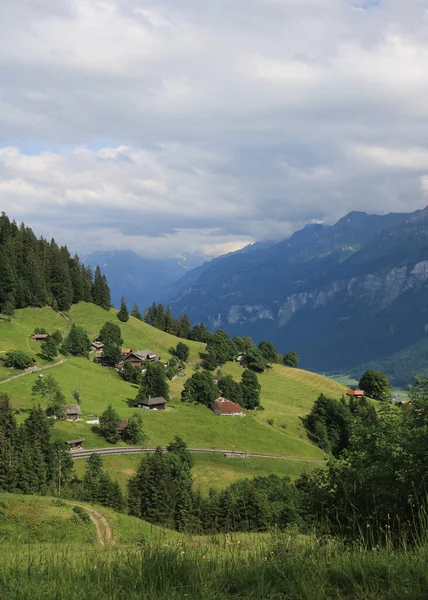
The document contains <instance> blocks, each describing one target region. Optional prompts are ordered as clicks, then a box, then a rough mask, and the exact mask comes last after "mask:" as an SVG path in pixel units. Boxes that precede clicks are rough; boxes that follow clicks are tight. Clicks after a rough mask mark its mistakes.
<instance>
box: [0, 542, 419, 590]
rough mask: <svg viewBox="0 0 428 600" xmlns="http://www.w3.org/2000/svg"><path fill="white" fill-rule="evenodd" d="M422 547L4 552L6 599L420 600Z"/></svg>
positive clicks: (1, 567) (0, 569)
mask: <svg viewBox="0 0 428 600" xmlns="http://www.w3.org/2000/svg"><path fill="white" fill-rule="evenodd" d="M427 559H428V549H427V547H425V546H419V547H416V548H409V547H405V546H403V547H401V548H400V549H397V550H391V549H388V548H387V547H377V548H374V549H371V550H370V551H368V550H367V549H366V548H364V547H363V546H361V547H360V546H356V547H354V548H349V547H346V546H345V545H343V544H341V543H340V542H338V541H334V540H331V539H328V538H321V539H316V538H315V537H302V536H298V535H297V534H293V535H286V534H283V535H278V536H277V535H271V536H270V537H269V539H268V543H267V544H266V543H265V542H263V541H262V542H261V543H258V542H257V537H256V536H254V537H252V538H244V540H243V541H242V542H241V540H239V539H237V540H235V541H234V543H233V546H231V542H230V539H229V540H228V542H227V543H222V541H221V539H220V538H215V539H213V540H209V539H207V540H205V541H201V543H199V544H196V545H194V544H192V543H191V542H190V540H187V541H184V542H180V543H178V542H177V543H174V542H171V543H169V544H156V545H152V544H148V545H146V546H144V545H143V546H141V547H140V548H128V549H127V548H110V549H105V550H101V551H95V550H94V549H81V548H79V547H77V548H76V547H68V548H65V547H62V548H58V550H57V549H54V548H50V549H44V550H43V551H40V550H38V549H36V548H33V549H32V548H28V550H27V551H26V552H22V551H15V552H13V551H12V552H10V553H7V554H4V553H2V555H1V559H0V598H2V600H12V599H13V600H24V599H25V600H27V599H29V598H31V600H42V599H43V600H49V599H55V600H83V599H84V600H100V599H109V600H110V599H112V600H122V599H123V600H125V599H126V600H134V599H135V600H137V599H138V600H142V599H147V600H178V599H184V598H188V599H189V600H193V599H194V600H208V599H209V600H217V599H218V600H220V599H232V598H233V599H242V600H243V599H248V600H270V599H272V600H274V599H275V600H279V599H285V598H286V599H287V600H327V599H328V600H335V599H337V600H338V599H345V600H346V599H353V600H354V599H355V600H363V599H364V600H367V599H368V600H370V599H372V600H397V599H399V598H409V599H411V600H423V599H426V598H427V597H428V569H427Z"/></svg>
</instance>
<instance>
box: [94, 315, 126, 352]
mask: <svg viewBox="0 0 428 600" xmlns="http://www.w3.org/2000/svg"><path fill="white" fill-rule="evenodd" d="M98 339H99V341H100V342H103V343H104V344H115V345H116V346H121V345H122V344H123V339H122V332H121V330H120V326H119V325H117V324H116V323H113V322H112V321H107V322H106V323H104V325H103V326H102V327H101V329H100V333H99V334H98Z"/></svg>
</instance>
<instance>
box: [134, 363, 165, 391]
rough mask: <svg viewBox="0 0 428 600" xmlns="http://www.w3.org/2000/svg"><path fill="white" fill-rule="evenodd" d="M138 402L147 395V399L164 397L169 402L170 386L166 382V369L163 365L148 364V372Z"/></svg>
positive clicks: (145, 374) (144, 376)
mask: <svg viewBox="0 0 428 600" xmlns="http://www.w3.org/2000/svg"><path fill="white" fill-rule="evenodd" d="M138 394H139V395H138V396H137V400H138V399H139V398H141V396H142V395H143V394H145V398H149V397H150V398H158V397H162V396H163V397H164V398H165V399H166V400H168V397H169V386H168V383H167V380H166V373H165V369H164V368H163V366H162V365H161V363H159V362H157V363H148V364H147V366H146V372H145V373H144V375H143V380H142V384H141V389H140V391H139V392H138Z"/></svg>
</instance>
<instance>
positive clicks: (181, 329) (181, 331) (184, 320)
mask: <svg viewBox="0 0 428 600" xmlns="http://www.w3.org/2000/svg"><path fill="white" fill-rule="evenodd" d="M191 330H192V328H191V324H190V319H189V315H188V314H187V313H184V314H183V315H181V317H180V318H179V320H178V326H177V334H178V337H181V338H184V339H186V340H187V339H188V338H189V337H190V332H191Z"/></svg>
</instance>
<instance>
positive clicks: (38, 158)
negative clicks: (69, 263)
mask: <svg viewBox="0 0 428 600" xmlns="http://www.w3.org/2000/svg"><path fill="white" fill-rule="evenodd" d="M356 8H357V9H358V10H355V9H356ZM0 9H1V13H2V19H1V22H0V78H1V81H2V89H1V91H0V194H1V198H2V205H3V206H2V207H3V208H4V209H5V210H6V211H7V212H9V213H10V214H11V216H14V217H16V218H23V219H25V220H26V221H29V222H31V223H30V224H34V225H36V226H37V228H38V231H40V233H43V234H46V235H48V234H49V235H52V234H54V235H55V236H56V237H58V239H64V241H67V243H69V244H73V243H74V242H75V241H76V240H78V242H79V247H81V248H85V249H86V248H87V247H89V246H90V245H92V246H96V247H103V248H108V247H109V244H110V245H111V246H113V245H114V246H115V247H124V248H126V247H132V248H133V249H137V250H140V251H142V252H159V251H161V252H162V253H163V254H170V255H171V254H173V253H176V252H178V251H180V249H181V251H187V250H195V249H197V248H202V247H206V246H213V245H214V246H215V247H216V248H217V249H218V251H221V250H220V249H226V248H232V247H239V246H240V245H242V244H245V243H247V242H250V241H253V240H255V239H259V238H261V239H267V238H274V237H281V236H284V235H287V234H289V233H290V232H292V231H293V230H294V229H295V228H297V227H299V226H301V225H302V224H304V223H305V222H306V221H309V220H311V219H322V220H324V221H327V222H328V221H332V220H334V219H336V218H338V217H340V216H342V215H343V214H344V213H345V212H346V211H348V210H353V209H357V210H358V209H360V210H369V211H371V212H373V211H377V212H389V211H390V210H412V209H416V208H419V207H420V206H422V205H423V203H424V201H425V198H424V193H425V191H426V187H427V186H426V183H425V179H424V177H425V173H426V171H427V170H428V152H427V151H426V150H425V148H426V147H427V142H428V124H427V123H428V121H427V116H428V108H427V103H426V97H427V95H428V68H427V66H426V65H427V64H428V38H427V36H426V24H427V13H426V11H425V8H424V6H423V3H421V2H419V0H407V2H405V3H403V2H402V0H389V1H388V2H384V3H376V2H366V1H364V2H359V1H357V0H353V1H352V0H217V2H212V3H208V2H201V1H200V0H180V1H179V2H176V1H175V0H174V1H173V0H157V1H156V2H155V1H154V0H141V1H140V2H138V3H135V2H132V1H131V0H94V2H87V1H86V0H64V1H63V2H60V3H59V2H57V1H56V0H38V2H33V1H32V0H21V1H20V2H8V1H7V0H0ZM2 146H3V147H4V149H3V150H1V147H2Z"/></svg>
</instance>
